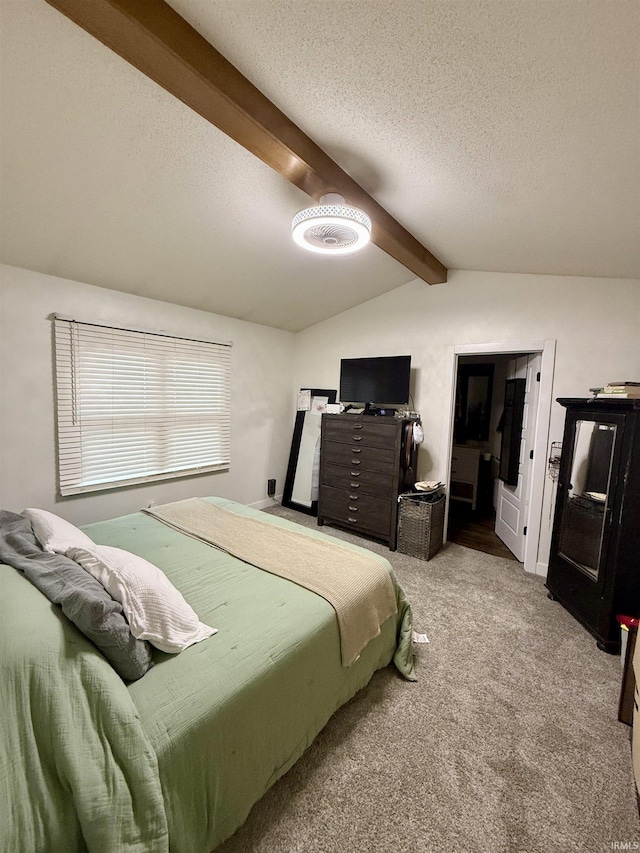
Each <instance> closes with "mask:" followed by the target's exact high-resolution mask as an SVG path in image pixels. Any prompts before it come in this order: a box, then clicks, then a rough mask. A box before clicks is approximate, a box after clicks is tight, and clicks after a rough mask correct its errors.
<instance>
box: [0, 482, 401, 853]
mask: <svg viewBox="0 0 640 853" xmlns="http://www.w3.org/2000/svg"><path fill="white" fill-rule="evenodd" d="M213 500H215V501H216V502H218V503H220V504H221V505H222V506H225V507H226V508H228V509H232V510H234V511H237V512H239V513H241V514H246V515H253V516H254V517H258V518H261V519H262V520H264V521H266V522H269V523H273V524H278V525H282V526H285V527H286V526H291V525H289V523H288V522H286V521H284V520H282V519H278V518H275V517H273V516H269V515H266V514H264V513H259V512H257V511H255V510H251V509H248V508H245V507H242V506H241V505H239V504H234V503H232V502H230V501H225V500H222V499H213ZM294 527H295V525H294ZM296 529H300V528H296ZM84 530H85V532H86V533H88V535H89V536H91V538H92V539H94V540H95V541H96V542H98V543H100V544H105V545H115V546H118V547H121V548H125V549H127V550H129V551H132V552H134V553H136V554H139V555H141V556H144V557H145V558H146V559H148V560H150V561H151V562H152V563H155V564H156V565H158V566H159V567H160V568H161V569H162V570H163V571H164V572H165V573H166V574H167V576H168V577H169V578H170V580H171V581H172V582H173V583H174V584H175V586H177V587H178V588H179V589H180V590H181V592H182V594H183V595H184V596H185V598H186V599H187V601H188V602H189V603H190V604H191V605H192V606H193V607H194V609H195V610H196V611H197V612H198V615H199V617H200V619H202V620H203V621H204V622H205V623H207V624H209V625H213V626H215V627H216V628H218V629H219V631H218V633H217V634H216V635H215V636H213V637H211V638H209V639H207V640H205V641H203V642H201V643H198V644H196V645H195V646H192V647H191V648H189V649H187V650H186V651H184V652H182V653H181V654H179V655H167V654H163V653H161V652H155V653H154V660H155V666H154V667H153V668H152V669H151V670H150V671H149V672H148V673H147V674H146V675H145V676H144V677H143V678H142V679H140V680H139V681H137V682H134V683H133V684H130V685H128V686H127V685H125V684H124V683H123V682H122V681H121V680H120V678H119V677H118V676H117V675H116V673H115V672H114V671H113V670H112V669H111V667H110V666H109V664H108V663H107V662H106V660H105V659H104V658H103V657H102V656H101V655H100V654H99V653H98V652H97V651H96V649H95V647H94V646H93V645H92V644H91V643H90V642H89V641H88V640H86V639H85V638H84V637H83V636H82V635H81V634H80V633H79V632H78V631H77V630H76V629H75V628H74V626H73V625H71V624H70V623H69V622H68V621H67V620H66V619H65V617H64V616H62V614H61V613H60V611H59V608H57V607H55V606H53V605H51V604H50V603H49V602H48V601H47V599H46V598H44V596H43V595H42V594H41V593H40V592H38V590H36V589H35V587H33V586H31V584H30V583H29V582H28V581H27V580H26V579H25V578H24V577H23V576H22V575H21V574H19V573H18V572H17V571H15V570H14V569H12V568H10V567H8V566H0V595H1V607H2V614H1V616H2V621H1V624H0V654H1V661H2V679H1V681H0V700H1V703H2V704H1V706H0V707H1V711H0V712H1V714H2V721H1V724H0V725H1V733H0V849H2V850H10V851H12V853H22V852H23V851H24V853H26V851H30V853H31V851H53V850H65V851H75V850H90V851H96V853H98V851H99V853H119V851H131V853H133V852H134V851H140V853H142V851H144V853H155V851H163V853H166V851H168V850H169V846H170V849H171V853H209V851H211V850H212V849H213V848H214V847H215V846H216V845H217V844H219V843H220V842H221V841H222V840H223V839H224V838H226V837H228V836H229V835H230V834H231V833H232V832H233V831H234V830H235V829H236V828H237V827H238V826H240V825H241V824H242V822H243V821H244V820H245V819H246V817H247V815H248V813H249V810H250V809H251V806H252V805H253V804H254V803H255V802H256V801H257V800H258V799H259V798H260V797H261V796H262V795H263V794H264V793H265V791H266V790H267V789H268V788H269V787H270V786H271V785H272V784H273V783H274V782H275V781H276V780H277V779H278V778H279V777H280V776H281V775H282V774H283V773H284V772H286V770H287V769H288V768H289V767H291V765H292V764H293V763H294V762H295V761H296V759H297V758H298V757H299V756H300V755H301V754H302V752H303V751H304V750H305V749H306V747H307V746H308V745H309V744H310V743H311V741H312V740H313V738H314V737H315V735H316V734H317V733H318V732H319V731H320V729H321V728H322V727H323V726H324V725H325V723H326V722H327V720H328V719H329V717H330V716H331V715H332V714H333V712H334V711H335V710H336V709H337V708H338V707H340V705H342V704H344V702H346V701H347V700H348V699H350V698H351V697H352V696H353V695H354V694H355V693H356V692H357V691H358V690H359V689H361V688H362V687H364V685H365V684H367V682H368V681H369V679H370V678H371V675H372V674H373V672H374V671H375V670H376V669H378V668H380V667H383V666H386V665H387V664H388V663H389V662H390V661H391V660H392V659H393V660H394V662H395V663H396V666H397V667H398V668H399V669H400V671H401V672H402V673H403V675H405V677H407V678H408V679H412V678H413V655H412V648H411V610H410V608H409V606H408V604H407V602H406V600H405V599H404V595H403V593H402V590H401V589H400V588H399V587H398V586H397V584H396V590H397V599H398V614H397V616H396V617H393V618H392V619H389V620H388V621H387V622H386V623H385V624H384V625H383V629H382V633H381V635H380V636H379V637H377V638H376V639H375V640H373V641H371V642H370V643H369V645H368V646H367V647H366V648H365V650H364V651H363V653H362V655H361V656H360V658H359V660H358V661H356V663H354V664H353V665H352V666H351V667H348V668H345V667H343V666H342V665H341V662H340V638H339V634H338V628H337V623H336V618H335V614H334V612H333V609H332V608H331V606H330V605H329V604H328V603H327V602H326V601H325V600H324V599H323V598H320V597H319V596H317V595H315V594H313V593H311V592H308V591H307V590H305V589H303V588H301V587H299V586H297V585H296V584H293V583H291V582H290V581H287V580H284V579H282V578H279V577H275V576H273V575H271V574H269V573H267V572H263V571H260V570H259V569H256V568H254V567H252V566H250V565H247V564H246V563H242V562H240V561H238V560H236V559H234V558H232V557H229V556H228V555H226V554H224V553H223V552H220V551H217V550H215V549H213V548H211V547H210V546H208V545H206V544H204V543H202V542H198V541H196V540H194V539H191V538H189V537H186V536H185V535H183V534H181V533H178V532H177V531H175V530H172V529H171V528H169V527H166V526H165V525H163V524H161V523H160V522H158V521H157V520H156V519H153V518H151V517H149V516H146V515H144V514H142V513H135V514H133V515H129V516H124V517H122V518H118V519H114V520H112V521H108V522H100V523H97V524H92V525H89V526H87V527H85V528H84ZM308 532H309V535H313V536H323V534H322V533H320V532H317V531H308ZM334 541H335V540H334ZM345 547H354V546H350V545H345ZM380 559H381V560H382V558H380ZM383 562H385V563H386V561H383ZM387 565H388V564H387ZM389 570H390V567H389ZM394 583H395V579H394Z"/></svg>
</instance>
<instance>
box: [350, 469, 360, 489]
mask: <svg viewBox="0 0 640 853" xmlns="http://www.w3.org/2000/svg"><path fill="white" fill-rule="evenodd" d="M351 473H352V474H353V476H354V477H358V476H359V475H358V474H357V473H356V472H355V471H352V472H351ZM349 485H350V487H351V488H352V489H359V488H360V483H349Z"/></svg>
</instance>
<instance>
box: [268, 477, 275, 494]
mask: <svg viewBox="0 0 640 853" xmlns="http://www.w3.org/2000/svg"><path fill="white" fill-rule="evenodd" d="M275 493H276V481H275V480H267V495H269V497H270V498H272V497H273V496H274V495H275Z"/></svg>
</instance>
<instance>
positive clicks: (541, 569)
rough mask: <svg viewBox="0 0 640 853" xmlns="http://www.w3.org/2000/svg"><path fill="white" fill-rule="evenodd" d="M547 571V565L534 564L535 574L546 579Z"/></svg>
mask: <svg viewBox="0 0 640 853" xmlns="http://www.w3.org/2000/svg"><path fill="white" fill-rule="evenodd" d="M548 571H549V565H548V563H536V574H537V575H540V576H541V577H543V578H546V576H547V573H548Z"/></svg>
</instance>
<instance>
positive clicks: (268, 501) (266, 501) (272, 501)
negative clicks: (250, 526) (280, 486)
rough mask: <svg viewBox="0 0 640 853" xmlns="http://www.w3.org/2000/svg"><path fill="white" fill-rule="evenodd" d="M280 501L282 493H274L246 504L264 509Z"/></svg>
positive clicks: (253, 507)
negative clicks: (270, 496)
mask: <svg viewBox="0 0 640 853" xmlns="http://www.w3.org/2000/svg"><path fill="white" fill-rule="evenodd" d="M279 503H282V495H274V496H273V497H272V498H264V500H261V501H255V502H254V503H252V504H247V506H250V507H251V508H252V509H266V508H267V507H270V506H275V505H276V504H279Z"/></svg>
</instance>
